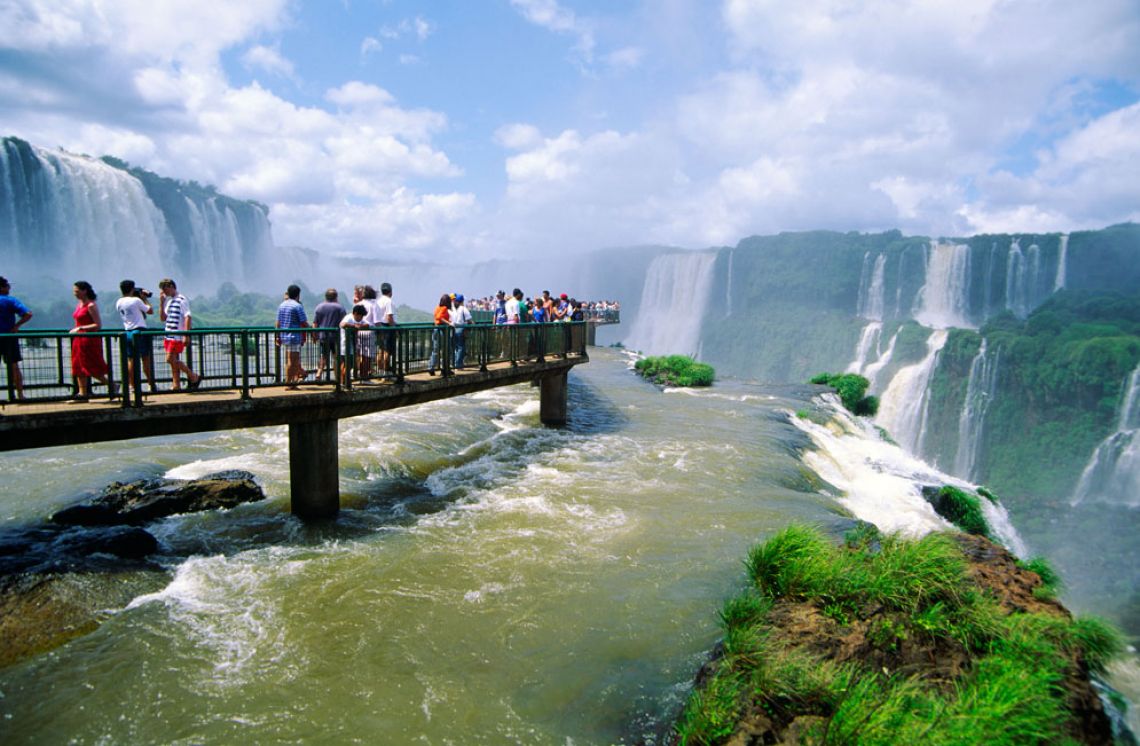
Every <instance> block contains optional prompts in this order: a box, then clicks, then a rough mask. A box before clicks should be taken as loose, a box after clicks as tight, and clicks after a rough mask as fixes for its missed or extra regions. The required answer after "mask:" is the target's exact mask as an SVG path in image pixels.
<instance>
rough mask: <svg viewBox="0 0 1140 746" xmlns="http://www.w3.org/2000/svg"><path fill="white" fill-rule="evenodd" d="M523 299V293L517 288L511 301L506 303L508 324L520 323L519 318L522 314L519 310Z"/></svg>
mask: <svg viewBox="0 0 1140 746" xmlns="http://www.w3.org/2000/svg"><path fill="white" fill-rule="evenodd" d="M522 297H523V294H522V291H521V290H519V289H518V288H515V289H514V292H512V293H511V297H510V300H508V301H507V302H506V306H505V310H506V313H507V321H506V323H508V324H517V323H519V316H520V313H521V311H520V308H519V302H520V301H521V300H522Z"/></svg>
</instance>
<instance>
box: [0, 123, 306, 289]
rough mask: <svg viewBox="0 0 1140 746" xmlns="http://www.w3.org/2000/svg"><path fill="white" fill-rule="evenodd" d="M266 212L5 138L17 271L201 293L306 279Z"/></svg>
mask: <svg viewBox="0 0 1140 746" xmlns="http://www.w3.org/2000/svg"><path fill="white" fill-rule="evenodd" d="M266 213H267V211H266V208H265V207H264V206H262V205H258V204H256V203H253V202H241V201H238V200H235V199H231V198H229V197H226V196H224V195H220V194H217V193H216V192H214V191H213V190H212V189H210V188H208V187H201V186H199V185H197V184H192V183H190V184H188V183H183V182H177V181H174V180H171V179H165V178H162V177H159V176H156V175H154V174H150V173H147V172H145V171H140V170H136V169H131V170H127V167H126V164H122V163H121V162H116V161H114V160H113V159H106V160H99V159H95V158H89V157H86V156H79V155H73V154H70V153H65V152H62V151H50V150H45V149H43V148H38V147H35V146H33V145H30V144H28V143H26V142H24V141H22V140H19V139H16V138H4V139H2V140H0V263H3V265H4V266H5V272H6V273H10V274H13V275H23V276H24V277H48V278H51V279H54V280H60V281H63V282H68V283H70V282H72V281H74V280H77V279H86V280H89V281H91V282H92V283H94V284H95V285H96V287H99V288H106V287H108V286H110V287H114V286H116V285H117V284H118V282H119V280H121V279H122V278H123V277H133V278H134V279H136V280H137V281H139V282H140V283H143V284H145V285H147V286H152V287H153V284H154V283H156V282H157V280H158V279H159V278H160V277H163V276H173V277H175V278H177V279H178V280H179V281H180V284H181V285H183V286H186V287H193V288H194V289H195V291H196V292H209V291H212V290H214V289H215V288H216V287H217V286H218V285H219V284H220V283H222V282H225V281H230V282H234V283H236V284H238V285H244V286H249V285H255V284H256V285H258V286H261V287H265V286H267V284H268V283H274V285H276V284H277V283H279V282H280V281H281V280H282V279H284V278H286V277H287V278H288V279H290V280H292V279H295V278H297V277H300V276H302V274H303V270H304V269H305V267H304V266H303V265H304V260H303V259H301V258H300V256H299V255H298V253H297V252H295V251H291V250H283V249H278V248H275V247H274V245H273V238H272V234H271V232H270V226H269V220H268V217H267V214H266Z"/></svg>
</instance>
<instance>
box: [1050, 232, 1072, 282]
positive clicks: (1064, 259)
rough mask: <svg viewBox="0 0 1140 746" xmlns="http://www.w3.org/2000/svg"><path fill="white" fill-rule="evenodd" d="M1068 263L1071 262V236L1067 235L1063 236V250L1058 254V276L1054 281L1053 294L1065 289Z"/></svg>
mask: <svg viewBox="0 0 1140 746" xmlns="http://www.w3.org/2000/svg"><path fill="white" fill-rule="evenodd" d="M1068 262H1069V234H1068V233H1065V234H1063V235H1062V236H1061V248H1060V249H1059V250H1058V253H1057V276H1056V277H1055V278H1054V279H1053V292H1057V291H1058V290H1060V289H1061V288H1063V287H1065V281H1066V279H1067V278H1068V274H1067V273H1068V269H1066V268H1067V266H1068Z"/></svg>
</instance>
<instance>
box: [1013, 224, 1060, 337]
mask: <svg viewBox="0 0 1140 746" xmlns="http://www.w3.org/2000/svg"><path fill="white" fill-rule="evenodd" d="M1043 280H1044V277H1043V275H1042V268H1041V247H1039V246H1038V245H1037V244H1031V245H1030V246H1029V248H1028V249H1026V250H1025V251H1024V252H1023V251H1022V250H1021V245H1020V242H1019V241H1018V240H1017V239H1016V238H1015V239H1014V240H1013V243H1012V244H1011V245H1010V247H1009V255H1008V257H1007V259H1006V271H1005V306H1006V308H1008V309H1009V310H1011V311H1013V313H1014V315H1016V316H1017V317H1018V318H1022V319H1023V318H1025V317H1026V316H1028V315H1029V312H1030V311H1032V310H1033V309H1034V308H1037V306H1039V305H1041V301H1042V300H1043V297H1044V296H1045V295H1046V294H1047V293H1045V292H1043V288H1044V282H1043ZM1050 292H1051V289H1050Z"/></svg>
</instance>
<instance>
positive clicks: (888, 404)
mask: <svg viewBox="0 0 1140 746" xmlns="http://www.w3.org/2000/svg"><path fill="white" fill-rule="evenodd" d="M948 336H949V333H948V332H947V331H946V330H945V329H936V330H934V331H933V332H931V333H930V337H929V338H928V339H927V340H926V357H924V358H923V359H922V360H921V361H919V362H917V363H915V364H914V365H908V366H907V367H905V368H903V369H901V370H900V371H899V372H898V373H896V374H895V377H894V378H893V379H891V383H890V385H889V386H887V390H886V391H884V392H883V396H882V399H881V400H880V402H879V414H878V416H876V418H875V423H876V424H877V425H879V426H880V427H882V428H884V429H885V430H886V431H887V432H889V433H890V434H891V437H892V438H894V440H895V442H896V443H898V444H899V445H900V446H902V447H903V448H904V449H905V450H906V451H907V452H908V453H912V454H914V455H916V456H921V454H922V441H923V439H924V436H925V434H926V419H927V414H928V407H929V403H930V385H929V384H930V378H931V376H932V375H933V374H934V368H935V365H936V364H937V362H938V353H939V352H940V351H941V350H942V347H943V346H944V345H945V344H946V339H947V338H948Z"/></svg>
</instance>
